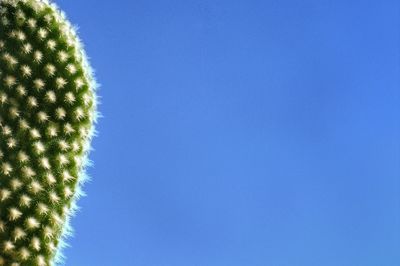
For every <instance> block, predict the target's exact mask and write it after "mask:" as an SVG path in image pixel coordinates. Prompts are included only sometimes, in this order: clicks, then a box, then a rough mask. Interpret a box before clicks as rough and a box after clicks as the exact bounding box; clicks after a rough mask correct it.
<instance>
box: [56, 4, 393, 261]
mask: <svg viewBox="0 0 400 266" xmlns="http://www.w3.org/2000/svg"><path fill="white" fill-rule="evenodd" d="M56 2H57V3H58V4H59V5H60V6H61V7H62V8H63V9H64V10H65V11H66V12H67V13H68V17H69V18H70V19H71V20H72V22H73V23H74V24H77V25H79V28H80V30H79V31H80V36H81V38H82V39H83V41H84V42H85V45H86V48H87V53H88V54H89V55H90V57H91V62H92V64H93V67H94V68H95V69H96V72H97V77H98V80H99V83H100V84H101V85H102V86H101V89H100V90H99V95H100V97H101V106H100V111H101V113H102V115H103V118H102V119H100V121H99V124H98V131H99V136H98V137H97V138H96V139H95V140H94V142H93V146H94V149H95V150H94V151H93V153H92V154H91V159H92V160H93V161H94V167H92V168H90V170H89V173H90V175H91V176H92V181H91V182H90V183H87V184H86V186H85V191H86V192H87V194H88V196H87V197H85V198H83V199H82V200H80V202H79V203H80V206H81V207H82V210H81V211H80V212H79V213H78V215H77V216H76V217H75V218H74V220H73V226H74V227H75V236H74V237H73V238H72V239H70V241H69V242H70V244H71V247H70V248H68V249H67V250H66V252H65V253H66V255H67V257H68V259H67V265H73V266H398V265H400V120H399V119H400V52H399V51H400V30H399V29H400V2H399V1H397V0H386V1H378V0H376V1H361V0H359V1H357V0H335V1H332V0H329V1H328V0H297V1H294V0H293V1H289V0H281V1H278V0H264V1H261V0H260V1H254V0H203V1H200V0H197V1H194V0H168V1H161V0H153V1H148V0H121V1H118V0H116V1H99V0H84V1H71V0H57V1H56Z"/></svg>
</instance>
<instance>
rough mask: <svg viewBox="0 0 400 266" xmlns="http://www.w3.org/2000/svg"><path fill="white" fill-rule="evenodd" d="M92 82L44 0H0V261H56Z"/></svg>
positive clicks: (68, 30) (77, 177) (85, 141)
mask: <svg viewBox="0 0 400 266" xmlns="http://www.w3.org/2000/svg"><path fill="white" fill-rule="evenodd" d="M95 121H96V86H95V82H94V78H93V74H92V71H91V68H90V67H89V64H88V61H87V59H86V56H85V52H84V50H83V49H82V45H81V43H80V41H79V39H78V37H77V36H76V33H75V30H74V28H73V27H72V26H71V24H70V23H69V22H68V20H67V19H66V18H65V15H64V13H62V12H61V11H60V10H59V9H58V7H57V6H56V5H55V4H54V3H50V2H49V1H47V0H0V265H6V266H30V265H35V266H48V265H54V264H55V263H58V262H59V261H60V260H61V258H62V255H61V249H62V247H63V246H64V245H65V244H64V239H65V237H66V236H67V235H68V233H69V232H70V229H69V220H70V217H71V215H72V214H73V213H74V211H75V210H76V204H75V202H76V199H77V198H78V197H79V196H80V195H81V194H82V193H81V190H80V188H81V185H82V182H83V181H84V180H85V177H86V175H85V167H86V165H87V155H88V152H89V149H90V140H91V137H92V136H93V132H94V126H93V125H94V123H95Z"/></svg>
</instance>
